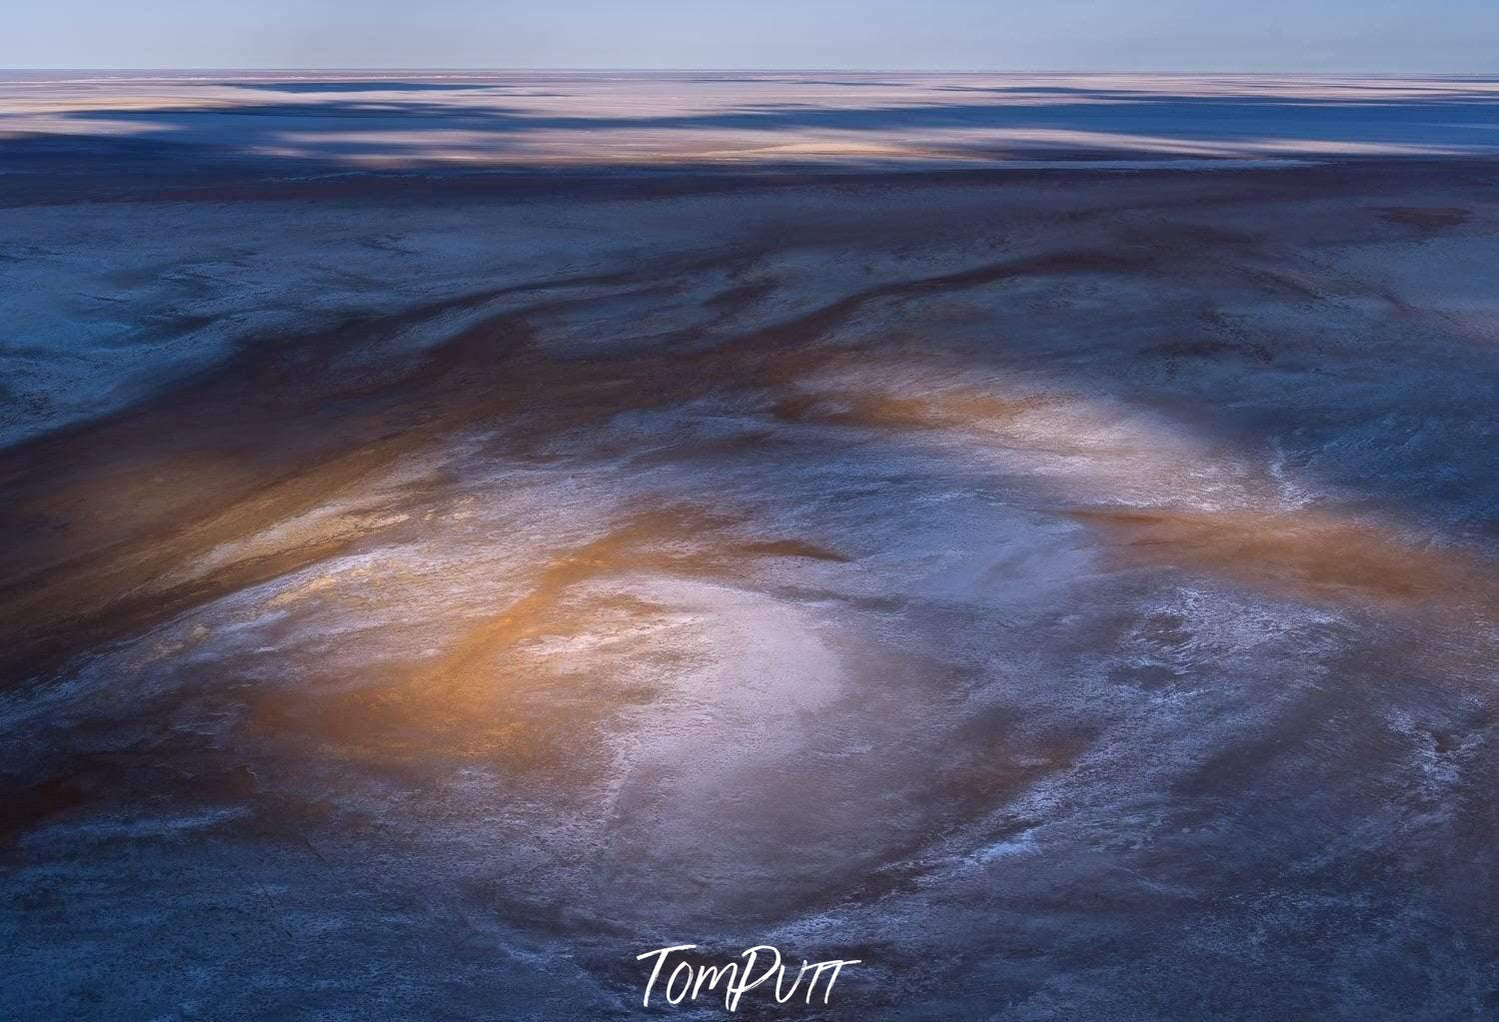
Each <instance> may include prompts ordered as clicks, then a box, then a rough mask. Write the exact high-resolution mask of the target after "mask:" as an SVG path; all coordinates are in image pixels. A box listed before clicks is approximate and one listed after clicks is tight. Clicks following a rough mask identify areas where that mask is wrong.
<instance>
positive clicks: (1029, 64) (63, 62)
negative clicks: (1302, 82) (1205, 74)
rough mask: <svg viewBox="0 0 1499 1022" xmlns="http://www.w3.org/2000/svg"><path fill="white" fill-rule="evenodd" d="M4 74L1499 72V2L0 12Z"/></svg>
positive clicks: (762, 3)
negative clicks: (192, 70)
mask: <svg viewBox="0 0 1499 1022" xmlns="http://www.w3.org/2000/svg"><path fill="white" fill-rule="evenodd" d="M0 9H3V14H0V67H10V68H58V67H119V68H139V67H496V68H508V67H548V68H559V67H632V68H670V67H681V68H713V67H720V68H722V67H729V68H749V67H764V68H777V67H781V68H931V69H973V70H991V69H992V70H1034V69H1056V70H1244V71H1283V70H1292V71H1296V70H1300V71H1350V70H1351V71H1365V70H1367V71H1436V72H1441V71H1447V72H1495V71H1499V0H1424V2H1409V0H1405V2H1391V0H1300V2H1293V0H1238V2H1219V0H1196V2H1193V0H1135V2H1127V0H1034V2H1027V3H1011V2H1003V0H999V2H977V0H900V2H897V0H755V2H745V3H721V2H712V0H630V2H605V0H531V2H519V0H420V2H412V0H243V2H227V0H135V2H123V0H0Z"/></svg>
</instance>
